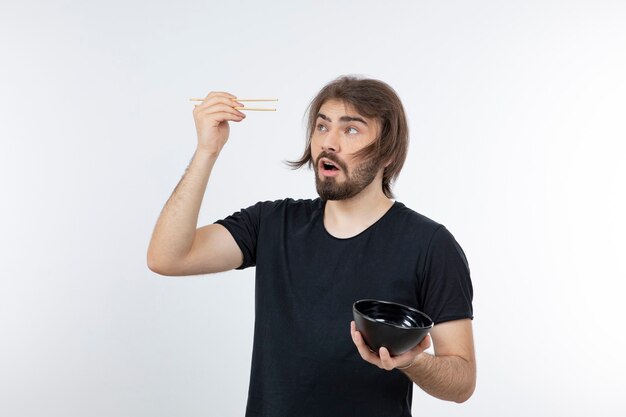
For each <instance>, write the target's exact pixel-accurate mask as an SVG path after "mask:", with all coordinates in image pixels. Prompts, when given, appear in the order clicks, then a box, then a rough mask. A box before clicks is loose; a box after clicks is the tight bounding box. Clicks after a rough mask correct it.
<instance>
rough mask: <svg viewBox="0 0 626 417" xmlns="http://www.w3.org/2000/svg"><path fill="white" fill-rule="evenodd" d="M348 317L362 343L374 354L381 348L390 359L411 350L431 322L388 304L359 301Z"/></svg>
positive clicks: (407, 308)
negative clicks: (352, 319) (359, 333)
mask: <svg viewBox="0 0 626 417" xmlns="http://www.w3.org/2000/svg"><path fill="white" fill-rule="evenodd" d="M352 314H353V315H354V321H355V323H356V328H357V330H358V331H359V332H361V334H362V335H363V339H365V343H367V345H368V346H369V347H370V349H372V351H374V352H376V353H377V354H378V350H379V349H380V348H381V347H383V346H384V347H386V348H387V349H388V350H389V353H390V354H391V356H397V355H400V354H402V353H404V352H406V351H408V350H411V349H412V348H414V347H415V346H417V345H418V344H419V343H420V342H421V341H422V339H424V337H426V335H427V334H428V331H429V330H430V329H431V328H432V327H433V321H432V320H431V319H430V317H428V316H427V315H426V314H424V313H422V312H421V311H419V310H416V309H414V308H412V307H408V306H405V305H402V304H397V303H392V302H389V301H380V300H359V301H357V302H356V303H354V305H353V306H352Z"/></svg>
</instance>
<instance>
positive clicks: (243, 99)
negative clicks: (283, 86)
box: [189, 98, 278, 101]
mask: <svg viewBox="0 0 626 417" xmlns="http://www.w3.org/2000/svg"><path fill="white" fill-rule="evenodd" d="M233 100H235V101H278V99H277V98H234V99H233ZM189 101H204V99H203V98H190V99H189Z"/></svg>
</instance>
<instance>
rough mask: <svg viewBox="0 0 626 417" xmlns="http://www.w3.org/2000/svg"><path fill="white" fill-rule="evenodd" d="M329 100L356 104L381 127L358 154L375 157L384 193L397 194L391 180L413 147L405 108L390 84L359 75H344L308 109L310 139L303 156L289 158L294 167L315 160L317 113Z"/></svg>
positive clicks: (333, 82)
mask: <svg viewBox="0 0 626 417" xmlns="http://www.w3.org/2000/svg"><path fill="white" fill-rule="evenodd" d="M328 100H339V101H342V102H343V103H345V104H349V105H350V106H352V107H353V108H354V109H355V110H356V111H357V112H358V113H359V114H360V115H362V116H365V117H366V118H368V119H374V120H376V121H377V123H378V126H379V130H380V132H379V135H378V137H377V138H376V140H374V141H373V142H372V143H371V144H370V145H368V146H366V147H365V148H363V149H361V150H360V151H359V152H357V153H356V154H355V157H356V158H357V159H362V160H367V159H370V158H374V159H375V160H377V161H379V162H380V164H381V165H386V167H385V169H384V171H383V184H382V188H383V192H384V193H385V195H386V196H387V197H388V198H392V197H393V193H392V192H391V183H392V182H393V181H395V180H396V178H397V177H398V175H399V174H400V170H402V166H403V165H404V161H405V159H406V154H407V150H408V146H409V128H408V124H407V120H406V115H405V112H404V107H403V106H402V102H401V101H400V98H399V97H398V95H397V94H396V92H395V91H394V90H393V88H391V87H390V86H389V85H387V84H386V83H384V82H382V81H379V80H373V79H366V78H358V77H355V76H342V77H339V78H337V79H336V80H334V81H331V82H330V83H328V84H327V85H326V86H324V88H322V90H321V91H320V92H319V93H318V94H317V96H315V98H314V99H313V100H312V101H311V104H309V107H308V110H307V141H306V149H305V151H304V153H303V154H302V157H301V158H300V159H298V160H296V161H287V165H289V166H290V167H291V168H293V169H297V168H300V167H302V166H304V165H308V166H309V167H311V165H312V164H313V163H314V161H313V160H312V157H311V137H312V135H313V132H314V131H315V124H316V122H317V114H318V113H319V110H320V108H321V107H322V105H323V104H324V103H325V102H326V101H328Z"/></svg>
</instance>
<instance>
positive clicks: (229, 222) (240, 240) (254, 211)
mask: <svg viewBox="0 0 626 417" xmlns="http://www.w3.org/2000/svg"><path fill="white" fill-rule="evenodd" d="M261 212H262V203H260V202H259V203H257V204H255V205H253V206H250V207H248V208H246V209H241V210H240V211H238V212H236V213H233V214H231V215H230V216H228V217H226V218H225V219H222V220H218V221H216V222H215V223H216V224H221V225H222V226H224V227H225V228H226V230H228V232H230V234H231V235H232V236H233V238H234V239H235V242H236V243H237V245H238V246H239V249H241V252H242V253H243V263H242V264H241V265H240V266H239V267H238V268H237V269H245V268H248V267H251V266H255V265H256V248H257V241H258V237H259V229H260V223H261Z"/></svg>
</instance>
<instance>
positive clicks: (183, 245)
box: [148, 148, 217, 269]
mask: <svg viewBox="0 0 626 417" xmlns="http://www.w3.org/2000/svg"><path fill="white" fill-rule="evenodd" d="M216 160H217V155H216V154H211V153H209V152H207V151H204V150H201V149H200V148H199V149H198V150H196V152H195V154H194V156H193V158H192V160H191V162H190V164H189V166H188V167H187V170H186V171H185V174H184V175H183V177H182V178H181V180H180V182H179V183H178V185H177V186H176V188H175V189H174V192H173V193H172V195H171V196H170V198H169V199H168V200H167V202H166V203H165V206H164V207H163V210H162V211H161V214H160V215H159V218H158V220H157V223H156V226H155V228H154V232H153V233H152V239H151V241H150V246H149V248H148V264H149V265H150V266H151V268H152V269H155V268H157V269H159V268H160V269H163V268H164V267H165V268H166V267H167V265H172V264H174V263H175V262H176V261H177V260H180V259H182V258H184V257H185V255H186V254H187V253H189V251H190V249H191V247H192V245H193V241H194V237H195V233H196V228H197V224H198V214H199V212H200V206H201V204H202V200H203V197H204V193H205V191H206V186H207V183H208V181H209V176H210V174H211V170H212V169H213V165H214V164H215V161H216Z"/></svg>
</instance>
